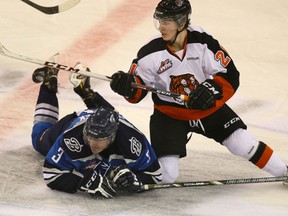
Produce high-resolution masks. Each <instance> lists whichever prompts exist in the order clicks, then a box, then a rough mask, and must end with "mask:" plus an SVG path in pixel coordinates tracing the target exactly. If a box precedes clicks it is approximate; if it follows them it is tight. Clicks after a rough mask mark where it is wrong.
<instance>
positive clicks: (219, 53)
mask: <svg viewBox="0 0 288 216" xmlns="http://www.w3.org/2000/svg"><path fill="white" fill-rule="evenodd" d="M215 59H216V60H217V61H220V64H221V65H222V66H223V67H227V65H228V64H229V62H230V61H231V58H230V57H229V56H226V57H225V54H224V52H223V51H222V50H218V51H217V53H216V54H215Z"/></svg>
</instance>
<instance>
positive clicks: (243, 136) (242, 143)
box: [222, 128, 259, 160]
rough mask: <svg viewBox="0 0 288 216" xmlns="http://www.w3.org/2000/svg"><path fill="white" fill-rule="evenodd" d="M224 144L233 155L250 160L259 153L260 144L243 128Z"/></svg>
mask: <svg viewBox="0 0 288 216" xmlns="http://www.w3.org/2000/svg"><path fill="white" fill-rule="evenodd" d="M222 144H223V145H224V146H226V147H227V149H228V150H229V151H230V152H231V153H232V154H234V155H237V156H240V157H243V158H246V159H248V160H249V159H250V158H251V157H252V156H253V155H254V154H255V152H256V151H257V148H258V145H259V142H258V141H257V140H256V139H255V138H254V136H253V135H252V134H251V133H250V132H248V131H247V130H244V129H242V128H241V129H238V130H236V131H234V132H233V133H232V134H231V135H230V136H229V137H228V138H226V139H225V140H224V141H223V143H222Z"/></svg>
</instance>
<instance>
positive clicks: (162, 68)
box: [157, 59, 173, 74]
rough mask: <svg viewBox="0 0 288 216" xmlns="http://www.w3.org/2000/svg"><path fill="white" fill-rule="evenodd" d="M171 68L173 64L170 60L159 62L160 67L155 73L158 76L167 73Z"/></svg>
mask: <svg viewBox="0 0 288 216" xmlns="http://www.w3.org/2000/svg"><path fill="white" fill-rule="evenodd" d="M172 66H173V63H172V61H171V60H170V59H166V60H165V61H162V62H161V65H160V67H159V69H158V71H157V73H158V74H161V73H163V72H165V71H167V70H168V69H169V68H171V67H172Z"/></svg>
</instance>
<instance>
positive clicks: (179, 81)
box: [170, 74, 199, 102]
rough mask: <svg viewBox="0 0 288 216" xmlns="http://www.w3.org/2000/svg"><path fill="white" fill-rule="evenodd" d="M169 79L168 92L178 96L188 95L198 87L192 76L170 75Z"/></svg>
mask: <svg viewBox="0 0 288 216" xmlns="http://www.w3.org/2000/svg"><path fill="white" fill-rule="evenodd" d="M170 78H171V82H170V91H171V92H174V93H178V94H184V95H189V94H190V92H191V91H192V90H193V89H194V88H195V87H196V86H197V85H199V82H198V81H197V80H196V78H195V76H194V75H193V74H182V75H180V76H173V75H171V76H170ZM178 100H179V99H178ZM178 100H176V101H178ZM178 102H180V101H178Z"/></svg>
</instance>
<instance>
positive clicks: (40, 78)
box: [32, 53, 59, 93]
mask: <svg viewBox="0 0 288 216" xmlns="http://www.w3.org/2000/svg"><path fill="white" fill-rule="evenodd" d="M58 56H59V53H56V54H55V55H53V56H52V57H50V58H49V60H48V61H50V62H56V61H57V58H58ZM58 71H59V69H55V68H49V67H42V68H37V69H36V70H35V71H34V72H33V74H32V80H33V82H34V83H41V82H42V85H45V86H47V87H48V89H49V90H50V91H53V92H55V93H57V91H58V82H57V75H58Z"/></svg>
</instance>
